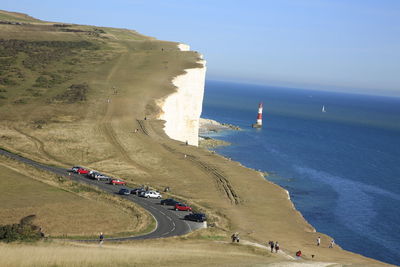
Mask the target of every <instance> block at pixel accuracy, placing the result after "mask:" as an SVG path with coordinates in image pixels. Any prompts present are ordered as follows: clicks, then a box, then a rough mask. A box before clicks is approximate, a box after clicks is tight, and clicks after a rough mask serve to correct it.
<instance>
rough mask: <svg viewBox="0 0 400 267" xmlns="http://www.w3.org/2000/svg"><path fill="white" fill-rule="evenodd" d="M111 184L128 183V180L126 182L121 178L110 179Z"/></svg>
mask: <svg viewBox="0 0 400 267" xmlns="http://www.w3.org/2000/svg"><path fill="white" fill-rule="evenodd" d="M110 184H112V185H116V184H119V185H126V182H124V181H122V180H120V179H110Z"/></svg>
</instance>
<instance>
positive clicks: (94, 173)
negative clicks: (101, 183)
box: [87, 170, 99, 179]
mask: <svg viewBox="0 0 400 267" xmlns="http://www.w3.org/2000/svg"><path fill="white" fill-rule="evenodd" d="M96 174H99V172H98V171H95V170H91V171H90V172H89V173H88V174H87V176H88V177H89V178H92V179H94V177H95V175H96Z"/></svg>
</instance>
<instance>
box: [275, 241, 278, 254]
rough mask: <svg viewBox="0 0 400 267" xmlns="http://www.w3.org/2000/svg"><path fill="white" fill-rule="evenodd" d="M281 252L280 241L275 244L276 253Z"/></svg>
mask: <svg viewBox="0 0 400 267" xmlns="http://www.w3.org/2000/svg"><path fill="white" fill-rule="evenodd" d="M278 251H279V244H278V241H276V242H275V253H278Z"/></svg>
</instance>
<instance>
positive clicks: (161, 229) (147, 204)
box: [0, 148, 204, 241]
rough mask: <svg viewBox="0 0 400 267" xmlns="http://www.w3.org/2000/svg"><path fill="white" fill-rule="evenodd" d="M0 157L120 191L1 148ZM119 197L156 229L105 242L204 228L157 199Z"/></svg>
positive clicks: (173, 233)
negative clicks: (145, 214) (139, 209)
mask: <svg viewBox="0 0 400 267" xmlns="http://www.w3.org/2000/svg"><path fill="white" fill-rule="evenodd" d="M0 155H4V156H7V157H9V158H12V159H14V160H17V161H20V162H23V163H25V164H28V165H30V166H33V167H35V168H38V169H41V170H45V171H48V172H51V173H54V174H56V175H60V176H64V177H67V178H70V179H72V180H74V181H76V182H80V183H85V184H88V185H92V186H96V187H97V188H99V189H101V190H103V191H105V192H107V193H110V194H118V191H119V189H121V187H120V186H112V185H110V184H107V183H105V182H102V181H96V180H92V179H89V178H86V177H84V176H82V175H79V174H76V173H72V172H70V171H69V170H68V169H64V168H60V167H55V166H49V165H45V164H42V163H39V162H36V161H33V160H31V159H28V158H24V157H22V156H19V155H16V154H13V153H11V152H8V151H6V150H3V149H1V148H0ZM119 196H120V197H123V198H125V199H128V200H130V201H132V202H134V203H136V204H138V205H140V206H141V207H143V208H144V209H145V210H147V211H148V212H149V213H150V214H151V215H152V216H153V217H154V219H155V221H156V228H155V229H154V230H153V231H152V232H150V233H147V234H143V235H138V236H128V237H119V238H106V239H105V240H110V241H111V240H112V241H124V240H140V239H152V238H164V237H172V236H179V235H184V234H187V233H189V232H191V231H194V230H196V229H199V228H202V227H204V226H203V225H204V224H203V223H197V222H192V221H186V220H184V219H183V217H184V215H186V214H187V213H186V212H182V211H175V210H173V209H171V207H170V206H163V205H160V200H158V199H145V198H141V197H138V196H136V195H127V196H125V195H124V196H122V195H119ZM81 241H98V240H81Z"/></svg>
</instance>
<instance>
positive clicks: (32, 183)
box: [0, 157, 152, 238]
mask: <svg viewBox="0 0 400 267" xmlns="http://www.w3.org/2000/svg"><path fill="white" fill-rule="evenodd" d="M0 173H1V175H0V188H1V192H2V193H1V194H0V203H4V204H5V205H1V206H0V225H6V224H13V223H17V222H18V221H19V220H20V219H21V218H23V217H26V216H28V215H32V214H34V215H36V218H37V219H36V220H35V223H36V224H37V225H38V226H40V227H41V228H42V230H43V232H44V233H45V234H46V235H47V236H52V237H63V238H66V237H78V236H80V237H88V236H90V237H94V236H95V237H97V236H98V235H99V233H100V232H107V235H109V236H119V235H126V234H128V233H129V234H136V233H141V232H143V231H147V230H148V228H149V227H148V225H149V224H150V225H152V223H151V221H152V219H151V218H150V217H149V216H147V214H146V213H144V211H142V210H141V209H137V208H136V207H135V206H134V205H133V204H132V203H131V202H129V201H125V200H123V199H120V198H117V197H114V196H109V195H108V194H105V193H104V194H102V193H100V192H98V191H96V190H95V189H92V188H90V187H88V186H84V185H80V184H77V183H74V182H71V181H69V180H68V179H63V178H61V177H55V176H53V175H51V174H49V173H46V172H41V171H38V170H36V169H35V168H32V167H28V166H25V165H23V164H20V163H18V162H15V161H13V160H9V159H7V158H5V157H0ZM111 226H112V227H111ZM150 230H151V229H150Z"/></svg>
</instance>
